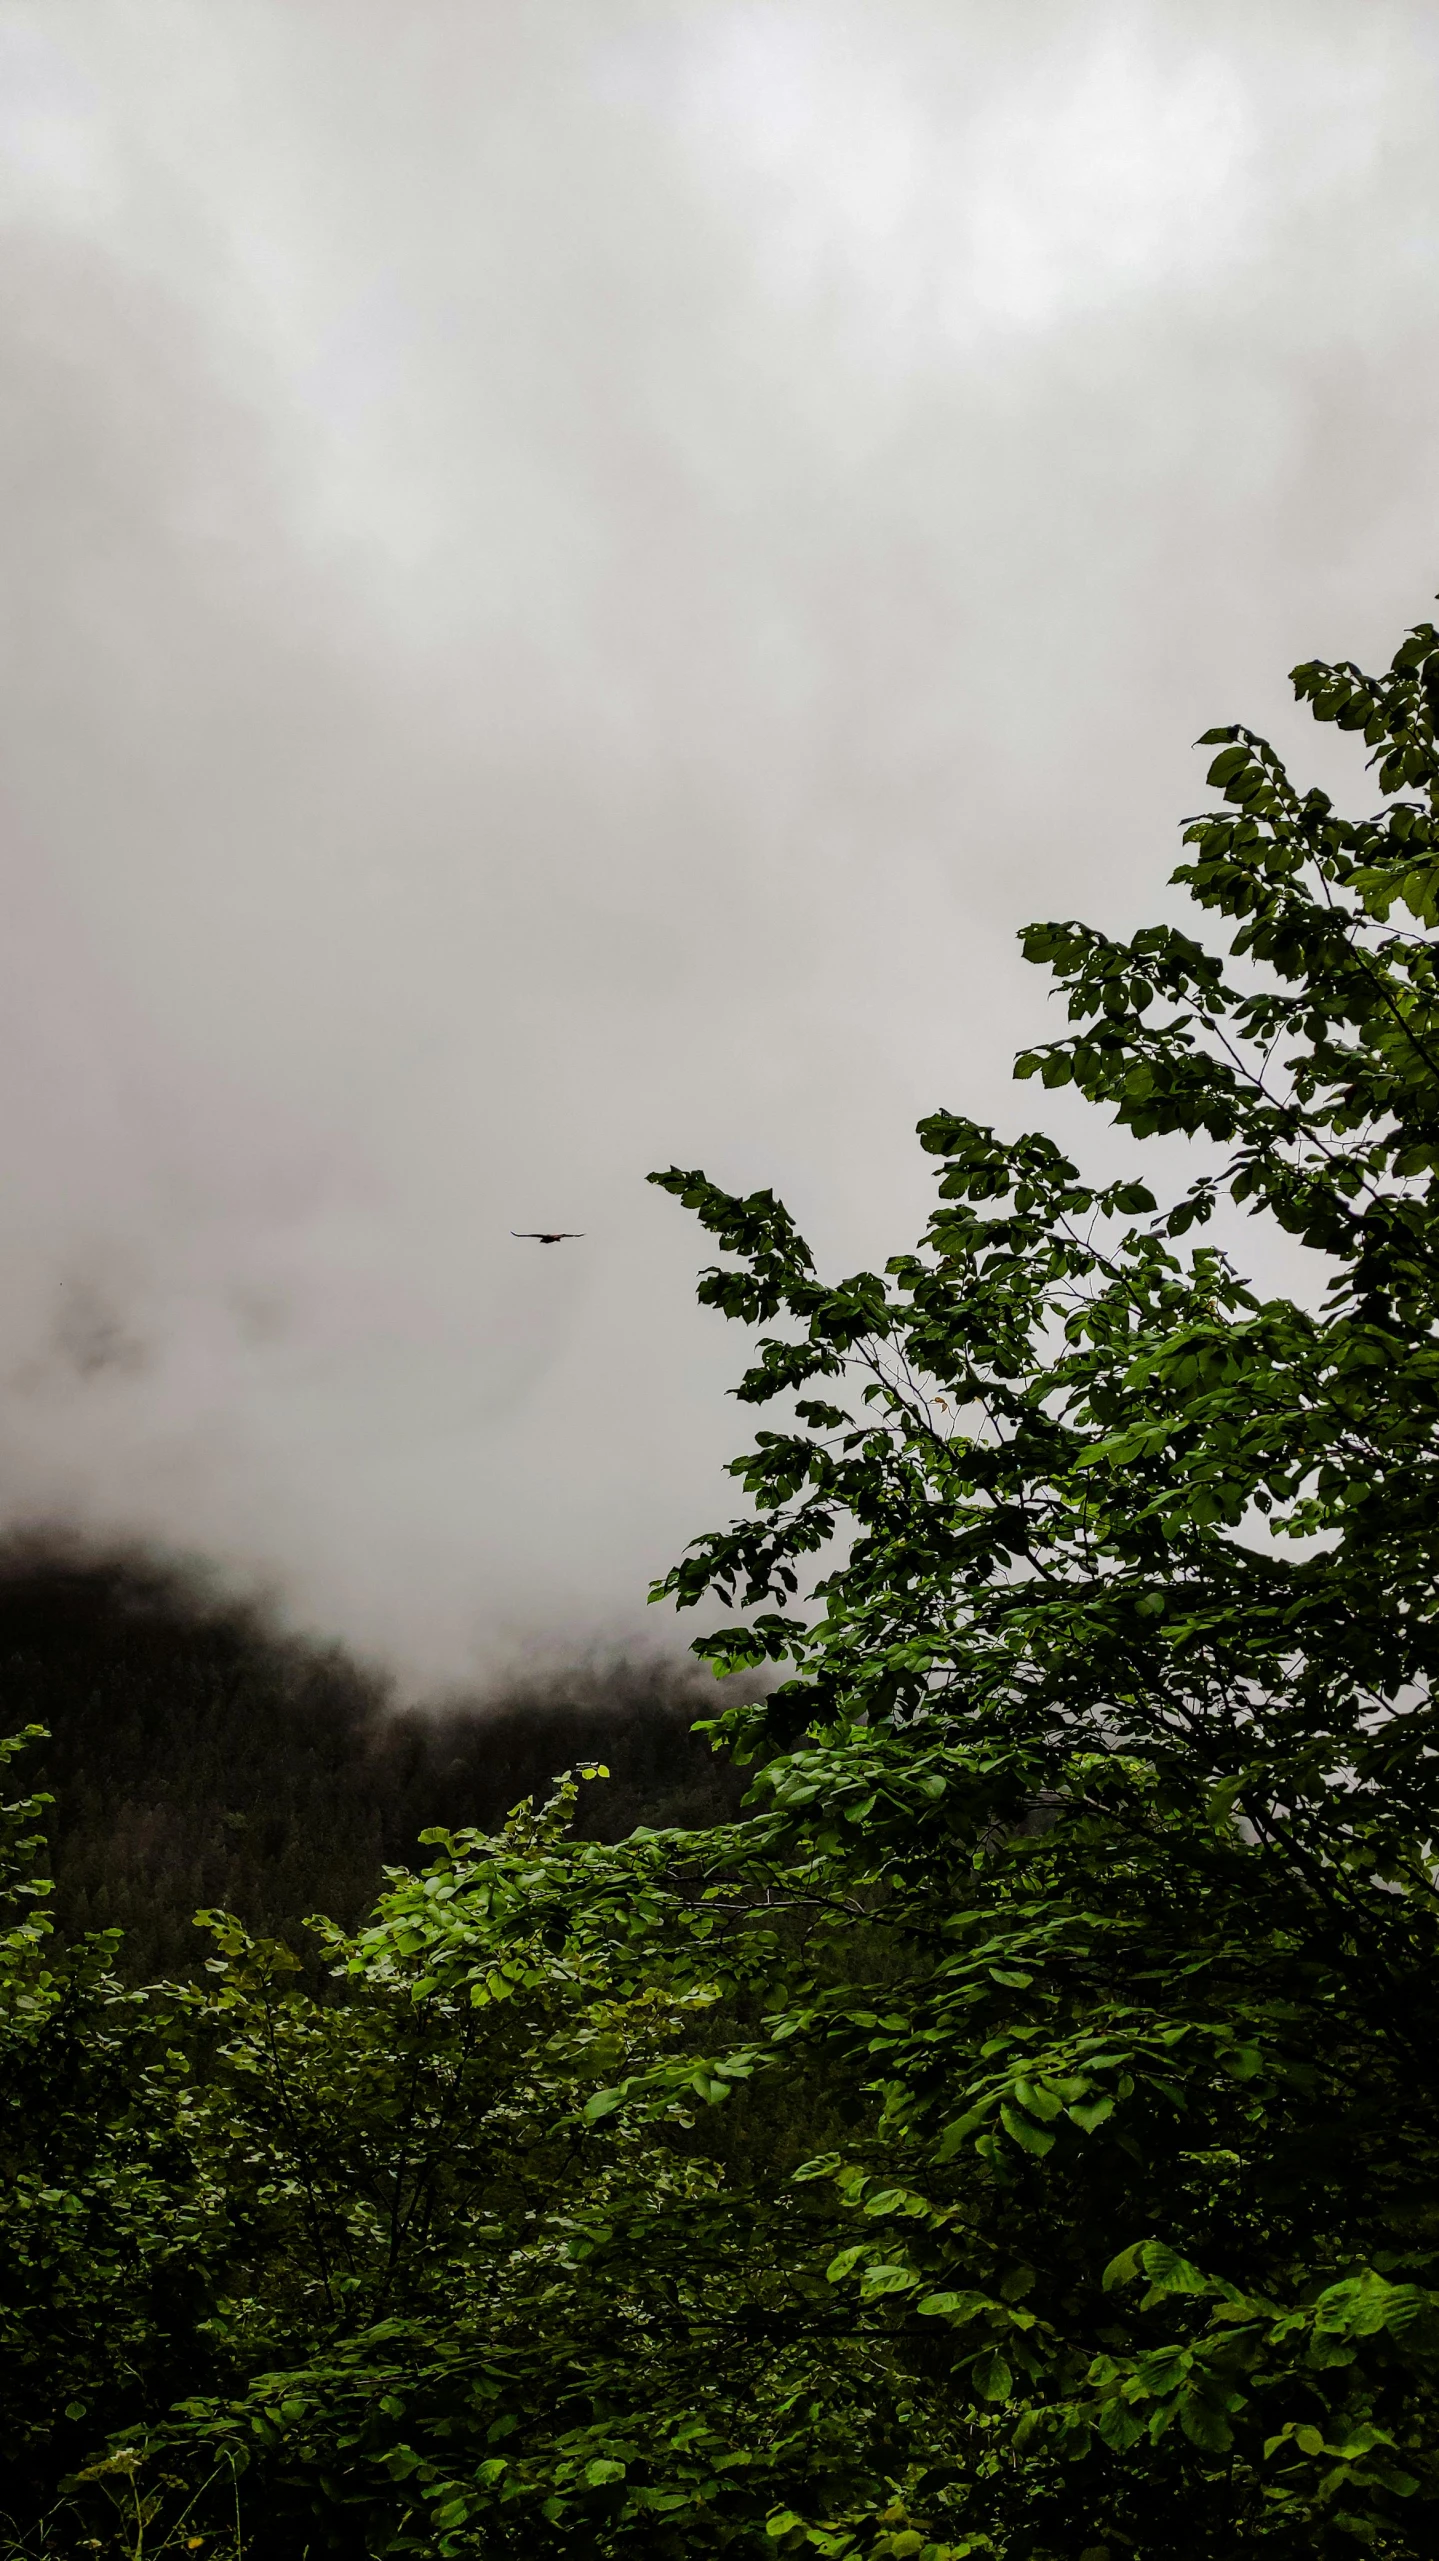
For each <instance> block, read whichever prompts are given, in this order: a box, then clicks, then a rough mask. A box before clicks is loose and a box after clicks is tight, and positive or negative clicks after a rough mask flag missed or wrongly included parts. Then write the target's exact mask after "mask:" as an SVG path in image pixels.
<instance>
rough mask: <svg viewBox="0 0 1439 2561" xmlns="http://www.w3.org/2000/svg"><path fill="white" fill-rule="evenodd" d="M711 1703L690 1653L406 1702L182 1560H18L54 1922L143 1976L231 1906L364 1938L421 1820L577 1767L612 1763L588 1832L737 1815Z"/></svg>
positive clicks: (508, 1799)
mask: <svg viewBox="0 0 1439 2561" xmlns="http://www.w3.org/2000/svg"><path fill="white" fill-rule="evenodd" d="M715 1698H716V1693H715V1689H714V1684H713V1682H712V1681H711V1680H710V1679H709V1678H708V1677H706V1676H705V1675H704V1674H703V1673H701V1672H699V1671H698V1669H697V1667H696V1666H694V1665H693V1664H688V1663H686V1661H685V1660H684V1658H682V1657H681V1658H680V1659H679V1660H678V1661H676V1660H674V1659H672V1658H671V1659H662V1658H659V1657H650V1658H634V1657H631V1658H616V1659H612V1660H608V1661H600V1662H597V1663H592V1664H588V1665H581V1666H580V1667H578V1668H576V1669H575V1670H574V1671H572V1672H571V1673H569V1674H559V1675H555V1674H549V1675H546V1676H536V1677H534V1678H533V1679H530V1680H526V1679H525V1678H523V1677H522V1676H519V1677H514V1678H512V1679H511V1681H510V1683H509V1685H508V1687H503V1688H500V1689H498V1690H497V1691H495V1692H494V1693H492V1694H487V1695H486V1696H484V1697H482V1698H478V1699H474V1700H470V1701H466V1702H455V1701H453V1700H452V1701H449V1702H447V1703H445V1704H444V1705H441V1706H436V1707H433V1708H415V1707H409V1708H403V1709H402V1708H398V1707H397V1706H396V1705H395V1702H394V1696H393V1692H392V1689H391V1687H390V1685H389V1683H388V1682H387V1681H386V1680H385V1679H384V1678H383V1677H382V1676H381V1675H380V1674H379V1673H377V1672H375V1671H373V1670H369V1669H367V1668H365V1667H364V1666H362V1665H360V1664H358V1663H356V1662H355V1661H353V1660H352V1659H351V1658H350V1657H348V1656H347V1655H346V1654H344V1653H343V1652H342V1651H340V1650H339V1649H338V1648H335V1647H333V1646H329V1647H327V1646H322V1645H319V1644H315V1643H313V1642H310V1641H307V1640H306V1639H304V1638H302V1637H298V1636H294V1635H290V1634H286V1633H282V1632H280V1631H279V1630H277V1628H276V1627H275V1626H274V1625H273V1624H272V1623H271V1622H270V1621H269V1620H268V1619H267V1618H266V1616H265V1614H264V1613H263V1612H262V1611H261V1610H259V1609H257V1608H256V1607H254V1606H252V1605H247V1604H243V1603H239V1602H236V1601H234V1600H232V1599H227V1598H224V1597H222V1596H219V1595H217V1594H216V1593H215V1592H213V1591H211V1590H207V1589H206V1588H205V1587H204V1586H203V1585H202V1584H200V1583H199V1582H198V1581H197V1580H196V1579H195V1578H194V1577H192V1576H187V1575H186V1574H185V1573H184V1572H183V1571H181V1570H180V1569H179V1568H174V1567H166V1566H165V1565H163V1564H161V1563H157V1562H156V1561H154V1560H153V1559H149V1558H146V1557H144V1556H142V1555H138V1554H113V1555H99V1554H96V1553H94V1552H91V1551H87V1550H85V1549H83V1548H81V1547H79V1546H67V1545H65V1544H64V1543H62V1542H58V1541H55V1540H53V1539H51V1540H38V1539H23V1538H22V1539H16V1540H12V1541H11V1542H10V1543H9V1544H8V1545H6V1546H5V1547H3V1548H0V1701H3V1726H0V1730H14V1729H15V1728H16V1727H18V1726H23V1725H29V1724H39V1725H43V1726H44V1727H45V1728H46V1729H47V1737H48V1739H47V1740H46V1741H45V1742H44V1743H43V1744H42V1745H40V1746H39V1747H38V1748H37V1750H36V1751H35V1752H34V1753H33V1754H32V1755H30V1756H28V1757H27V1764H26V1780H27V1784H28V1785H29V1786H31V1787H34V1788H37V1789H42V1790H44V1791H46V1792H47V1793H49V1794H50V1795H51V1796H53V1798H54V1804H53V1807H52V1809H51V1812H50V1815H49V1821H48V1835H49V1843H50V1849H49V1857H50V1862H51V1873H52V1878H53V1885H54V1893H53V1897H52V1899H51V1905H50V1908H51V1912H52V1916H53V1918H54V1920H55V1923H56V1925H57V1927H58V1929H59V1930H60V1931H61V1932H62V1934H63V1935H65V1936H66V1937H69V1938H74V1937H76V1936H78V1935H80V1934H81V1933H83V1932H84V1931H86V1930H109V1929H113V1928H119V1929H121V1930H123V1931H124V1934H125V1935H124V1941H123V1945H122V1948H121V1951H120V1960H119V1961H120V1965H121V1970H122V1972H123V1973H124V1975H125V1976H126V1977H127V1979H130V1980H134V1981H143V1980H145V1979H146V1978H147V1977H150V1976H153V1975H158V1974H184V1973H187V1972H190V1971H192V1970H193V1968H194V1967H195V1966H196V1965H197V1964H198V1963H199V1962H200V1961H201V1958H202V1955H203V1952H204V1951H203V1948H202V1945H201V1942H200V1939H199V1937H198V1934H197V1932H196V1930H195V1926H194V1915H195V1913H196V1912H198V1911H200V1910H202V1909H207V1908H211V1907H213V1906H216V1905H219V1906H223V1908H224V1909H225V1910H227V1911H231V1912H234V1913H235V1914H236V1916H237V1918H239V1919H240V1920H241V1921H243V1922H244V1924H245V1926H246V1927H247V1928H248V1929H250V1930H252V1931H254V1932H256V1933H257V1934H259V1935H261V1936H265V1937H280V1938H283V1939H285V1940H286V1941H287V1942H288V1943H289V1944H290V1945H291V1946H292V1947H294V1948H296V1949H297V1950H303V1949H304V1948H305V1947H306V1946H307V1944H308V1942H307V1939H306V1935H305V1931H304V1922H305V1920H306V1918H307V1916H308V1915H309V1914H311V1913H315V1912H322V1913H324V1914H326V1915H327V1916H328V1917H329V1918H330V1919H331V1920H335V1921H339V1922H341V1923H343V1924H344V1925H345V1926H346V1927H347V1928H349V1927H354V1926H355V1925H356V1924H357V1923H358V1922H359V1920H360V1919H361V1917H362V1915H363V1914H364V1913H365V1912H367V1911H368V1910H369V1908H370V1906H371V1904H372V1903H373V1902H374V1899H375V1896H376V1895H377V1893H378V1892H379V1890H380V1884H381V1879H382V1875H383V1871H384V1869H385V1868H386V1867H389V1866H403V1865H413V1864H414V1862H415V1860H416V1859H417V1857H418V1856H420V1850H419V1840H420V1834H421V1833H422V1832H423V1831H425V1830H427V1829H428V1828H430V1827H431V1826H433V1825H443V1826H445V1827H447V1828H449V1829H452V1830H453V1829H459V1828H462V1827H464V1826H467V1825H474V1826H477V1827H478V1828H479V1829H481V1830H482V1831H490V1830H494V1829H496V1828H497V1827H498V1825H499V1824H500V1823H501V1822H502V1821H503V1819H504V1816H505V1815H506V1814H507V1813H508V1812H509V1810H510V1809H511V1807H512V1806H514V1805H517V1804H519V1803H520V1802H521V1801H522V1800H523V1799H524V1798H526V1797H531V1796H539V1797H541V1798H543V1797H544V1796H546V1795H547V1794H548V1792H549V1788H550V1784H551V1781H552V1779H553V1778H554V1777H555V1776H556V1775H557V1774H558V1773H559V1772H561V1771H563V1770H566V1769H570V1768H572V1767H574V1766H575V1764H576V1763H578V1762H581V1761H584V1762H596V1761H600V1762H604V1763H605V1764H606V1766H607V1767H608V1768H609V1770H610V1772H611V1777H610V1781H609V1783H608V1785H607V1786H605V1787H604V1788H602V1789H592V1790H591V1791H589V1795H588V1797H587V1800H586V1802H585V1805H584V1807H583V1809H582V1810H581V1813H580V1815H579V1817H578V1820H579V1823H580V1826H581V1830H582V1832H583V1831H593V1832H594V1833H595V1835H596V1836H598V1835H600V1834H603V1835H605V1836H607V1837H609V1838H616V1839H617V1838H620V1837H622V1836H623V1834H624V1833H626V1832H628V1831H631V1830H633V1828H634V1826H635V1824H636V1823H638V1822H649V1823H653V1824H693V1825H702V1824H706V1823H710V1822H715V1821H719V1820H721V1819H723V1818H724V1817H725V1816H726V1815H727V1814H729V1813H732V1812H733V1811H734V1809H735V1807H736V1806H737V1804H738V1801H739V1797H740V1795H741V1793H742V1782H741V1780H740V1779H739V1777H738V1775H737V1774H736V1773H735V1772H734V1771H733V1770H731V1769H729V1768H728V1767H727V1765H725V1764H724V1763H722V1762H719V1761H717V1760H716V1759H715V1757H714V1755H713V1753H712V1752H711V1751H710V1750H709V1748H708V1746H707V1745H706V1744H705V1743H704V1742H703V1741H702V1740H700V1739H699V1738H698V1737H697V1736H696V1735H695V1734H694V1733H693V1732H692V1730H691V1729H692V1726H693V1723H694V1720H695V1718H696V1717H697V1716H699V1715H700V1714H702V1713H703V1714H711V1713H713V1712H714V1707H715Z"/></svg>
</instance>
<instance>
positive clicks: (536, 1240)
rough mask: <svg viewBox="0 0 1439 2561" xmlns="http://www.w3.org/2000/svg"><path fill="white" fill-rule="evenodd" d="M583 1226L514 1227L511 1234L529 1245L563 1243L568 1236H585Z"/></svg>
mask: <svg viewBox="0 0 1439 2561" xmlns="http://www.w3.org/2000/svg"><path fill="white" fill-rule="evenodd" d="M584 1233H585V1230H584V1228H583V1227H512V1228H511V1229H510V1234H511V1235H512V1236H518V1237H519V1238H520V1240H521V1242H522V1243H524V1244H529V1245H563V1244H564V1243H565V1241H566V1239H567V1238H568V1237H571V1236H577V1237H578V1236H583V1235H584Z"/></svg>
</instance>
